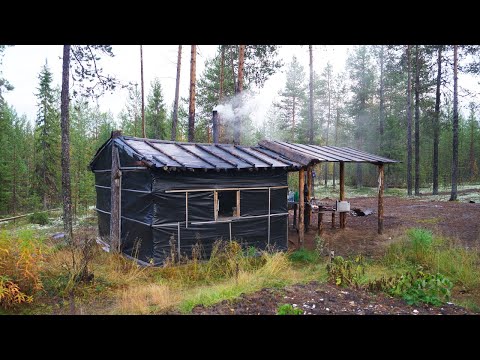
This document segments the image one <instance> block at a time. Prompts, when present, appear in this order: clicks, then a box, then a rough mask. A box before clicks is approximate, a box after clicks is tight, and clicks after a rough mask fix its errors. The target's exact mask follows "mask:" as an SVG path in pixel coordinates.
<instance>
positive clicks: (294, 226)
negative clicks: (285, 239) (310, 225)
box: [293, 204, 298, 229]
mask: <svg viewBox="0 0 480 360" xmlns="http://www.w3.org/2000/svg"><path fill="white" fill-rule="evenodd" d="M297 209H298V204H293V228H294V229H297Z"/></svg>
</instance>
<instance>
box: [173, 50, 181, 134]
mask: <svg viewBox="0 0 480 360" xmlns="http://www.w3.org/2000/svg"><path fill="white" fill-rule="evenodd" d="M181 66H182V45H178V56H177V79H176V80H175V102H174V103H173V118H172V135H171V137H170V139H171V140H172V141H175V140H177V122H178V97H179V94H180V69H181Z"/></svg>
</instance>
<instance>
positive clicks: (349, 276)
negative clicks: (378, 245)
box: [327, 255, 365, 288]
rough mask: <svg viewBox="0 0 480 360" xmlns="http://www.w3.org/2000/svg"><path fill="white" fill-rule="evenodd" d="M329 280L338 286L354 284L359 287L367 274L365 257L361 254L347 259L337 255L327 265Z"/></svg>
mask: <svg viewBox="0 0 480 360" xmlns="http://www.w3.org/2000/svg"><path fill="white" fill-rule="evenodd" d="M327 272H328V281H329V282H331V283H332V284H335V285H337V286H344V287H346V286H353V287H355V288H358V287H359V286H360V283H361V280H362V278H363V277H364V275H365V264H364V259H363V257H362V256H361V255H359V256H357V257H355V258H354V259H353V260H345V259H344V258H343V257H342V256H335V257H334V258H332V259H331V262H330V263H329V264H328V265H327Z"/></svg>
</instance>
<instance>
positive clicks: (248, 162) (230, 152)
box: [214, 144, 256, 167]
mask: <svg viewBox="0 0 480 360" xmlns="http://www.w3.org/2000/svg"><path fill="white" fill-rule="evenodd" d="M214 146H216V147H218V148H219V149H222V150H223V151H225V152H226V153H227V154H230V155H232V156H233V157H234V158H237V159H238V160H240V161H243V162H245V163H247V164H248V165H251V166H253V167H256V166H255V163H254V162H253V161H250V160H247V159H245V158H242V157H241V156H240V155H238V154H235V153H234V152H233V151H231V150H230V149H229V148H228V147H227V146H223V145H220V144H215V145H214Z"/></svg>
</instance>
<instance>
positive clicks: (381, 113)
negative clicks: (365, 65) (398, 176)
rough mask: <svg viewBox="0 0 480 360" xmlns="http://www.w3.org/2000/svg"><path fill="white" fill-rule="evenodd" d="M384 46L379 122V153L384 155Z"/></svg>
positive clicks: (381, 60) (381, 50)
mask: <svg viewBox="0 0 480 360" xmlns="http://www.w3.org/2000/svg"><path fill="white" fill-rule="evenodd" d="M384 49H385V48H384V46H383V45H381V46H380V119H379V120H380V121H379V126H378V130H379V135H380V138H379V145H380V146H379V153H380V154H382V153H383V132H384V127H385V94H384V90H385V89H384V87H385V85H384V78H383V77H384V76H383V66H384V57H385V54H384Z"/></svg>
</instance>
